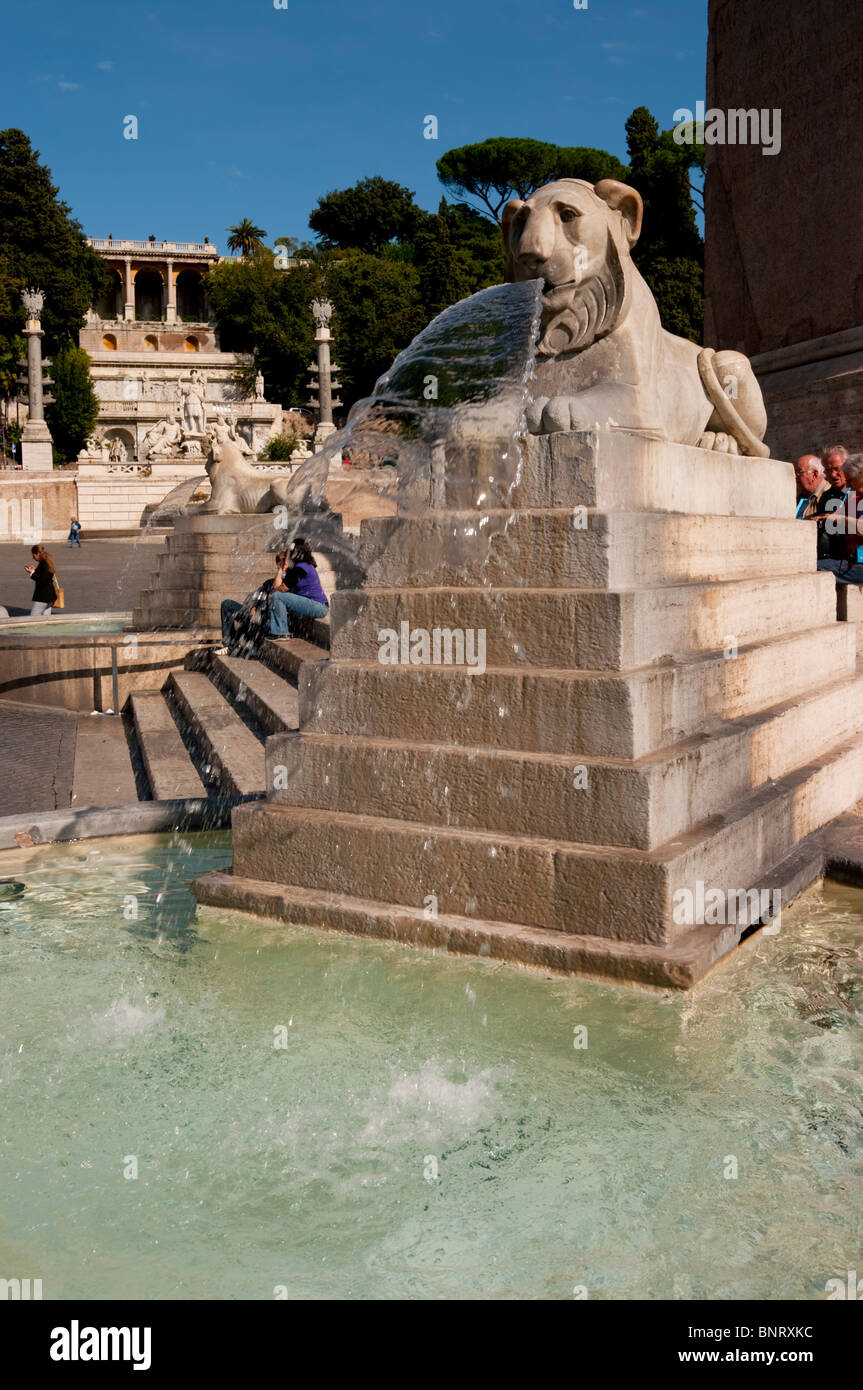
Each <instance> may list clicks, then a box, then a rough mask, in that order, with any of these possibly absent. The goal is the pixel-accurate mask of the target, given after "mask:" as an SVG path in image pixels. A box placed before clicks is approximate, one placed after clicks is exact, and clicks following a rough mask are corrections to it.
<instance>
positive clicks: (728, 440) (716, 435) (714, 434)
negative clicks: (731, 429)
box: [698, 430, 740, 454]
mask: <svg viewBox="0 0 863 1390" xmlns="http://www.w3.org/2000/svg"><path fill="white" fill-rule="evenodd" d="M698 447H699V449H712V451H713V452H714V453H715V454H738V453H739V452H740V450H739V448H738V446H737V440H736V439H735V438H734V435H733V434H725V433H723V431H722V430H717V431H713V430H705V431H704V434H703V435H702V436H701V438H700V439H699V441H698Z"/></svg>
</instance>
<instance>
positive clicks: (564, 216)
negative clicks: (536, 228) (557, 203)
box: [560, 208, 579, 222]
mask: <svg viewBox="0 0 863 1390" xmlns="http://www.w3.org/2000/svg"><path fill="white" fill-rule="evenodd" d="M578 215H579V214H578V213H577V212H576V210H575V208H561V209H560V220H561V222H574V221H575V219H576V218H577V217H578Z"/></svg>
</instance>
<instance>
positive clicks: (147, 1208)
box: [0, 834, 863, 1300]
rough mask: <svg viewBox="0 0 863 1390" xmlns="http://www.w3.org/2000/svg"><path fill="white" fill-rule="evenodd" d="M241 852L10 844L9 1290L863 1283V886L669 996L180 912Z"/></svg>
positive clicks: (0, 928) (2, 1215) (148, 1292)
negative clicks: (201, 879) (862, 1217)
mask: <svg viewBox="0 0 863 1390" xmlns="http://www.w3.org/2000/svg"><path fill="white" fill-rule="evenodd" d="M94 848H97V849H99V850H100V853H98V854H95V855H94V854H92V853H91V850H92V849H94ZM229 860H230V845H229V840H228V837H227V836H226V835H224V834H216V835H208V836H192V835H184V836H182V837H168V836H166V837H153V838H146V839H145V838H141V839H136V840H125V841H123V840H118V841H102V842H100V844H99V845H96V846H94V845H92V844H91V845H90V846H89V848H85V847H84V846H82V845H75V846H67V847H59V846H58V847H51V848H46V849H44V850H40V851H22V852H21V853H18V852H16V853H14V854H11V855H7V856H6V857H5V865H4V870H3V876H4V877H6V878H11V879H14V880H15V881H16V882H18V883H22V884H24V892H23V893H21V894H19V895H18V896H17V897H16V898H14V899H12V900H7V901H6V902H5V903H4V909H5V910H4V912H3V914H2V916H0V1017H2V1025H0V1107H2V1113H3V1116H4V1120H5V1123H4V1125H3V1127H2V1132H0V1256H2V1258H3V1260H6V1261H8V1260H13V1262H14V1267H13V1266H10V1267H9V1268H8V1269H7V1268H5V1267H4V1268H3V1269H0V1275H8V1276H14V1275H18V1276H19V1277H25V1276H29V1277H32V1278H39V1277H41V1278H42V1279H43V1281H44V1295H45V1297H46V1298H60V1297H78V1298H80V1297H83V1298H108V1297H115V1296H118V1295H120V1296H123V1297H128V1298H220V1299H222V1298H262V1299H269V1298H272V1297H273V1290H274V1288H275V1287H276V1286H277V1285H287V1287H288V1292H289V1297H290V1298H292V1299H304V1298H313V1297H322V1298H340V1297H351V1298H403V1297H416V1298H468V1299H475V1298H507V1297H518V1298H561V1299H566V1298H571V1297H572V1295H573V1288H574V1287H575V1286H576V1285H580V1284H583V1285H585V1286H586V1287H587V1288H588V1291H589V1296H590V1297H591V1298H603V1297H609V1298H655V1299H664V1298H675V1297H695V1298H699V1299H725V1298H754V1299H768V1300H769V1299H774V1298H778V1297H784V1296H787V1297H791V1298H796V1299H811V1298H822V1297H824V1296H825V1287H824V1286H825V1282H826V1280H827V1279H829V1278H832V1277H835V1276H837V1275H838V1276H844V1274H845V1272H846V1271H847V1270H848V1269H854V1268H859V1235H858V1229H859V1223H858V1221H857V1217H856V1213H857V1212H858V1211H859V1204H860V1197H861V1176H863V1113H861V1097H860V1087H859V1074H860V1067H861V1060H863V1021H861V1020H863V927H861V921H863V918H861V907H863V894H861V893H860V892H858V891H855V890H850V889H845V888H839V887H836V886H829V887H827V888H826V889H825V890H823V891H822V890H818V891H815V892H813V893H810V894H808V895H807V897H806V898H805V899H803V900H801V901H800V902H799V903H798V904H796V905H795V906H793V907H792V908H791V909H788V910H785V911H784V912H783V915H782V930H781V933H780V934H779V935H778V936H776V937H770V938H768V937H763V936H762V937H760V938H759V937H755V938H753V939H752V940H751V941H750V942H749V943H747V945H746V946H745V947H744V948H742V950H741V951H740V952H738V953H737V954H736V955H735V956H734V957H733V958H732V959H731V960H730V961H729V962H728V963H727V964H725V965H724V966H722V967H721V968H720V969H719V970H718V971H716V972H714V973H713V974H712V975H711V976H710V977H709V978H708V979H707V980H706V981H704V982H703V983H702V984H701V985H700V986H699V987H698V988H697V989H696V990H695V991H693V992H691V993H690V994H687V995H680V994H675V993H672V992H665V993H646V992H640V991H637V990H633V989H624V988H620V987H615V986H612V985H607V984H600V983H597V982H593V981H588V980H560V979H551V978H544V977H543V976H542V975H539V974H529V973H519V972H517V971H514V970H511V969H509V968H506V967H502V966H497V965H495V964H493V963H490V962H487V961H486V962H484V961H481V960H477V959H461V958H454V957H447V956H442V955H434V954H431V953H428V952H421V951H409V950H405V949H402V948H399V947H397V946H394V945H391V944H387V943H379V942H370V941H360V940H357V939H355V938H352V937H340V936H338V935H336V934H331V933H326V932H322V931H320V930H315V929H301V928H286V927H282V926H280V925H278V924H274V923H271V922H262V921H257V920H255V919H252V918H245V917H241V916H239V915H237V914H231V913H224V912H219V911H216V910H211V909H206V910H201V911H200V912H199V914H198V917H197V920H196V919H195V916H194V904H193V902H192V900H191V898H190V896H189V895H188V893H187V892H186V888H185V884H186V883H187V881H188V880H189V879H190V878H191V877H193V876H195V875H196V874H198V873H201V872H204V871H205V870H207V869H210V868H216V867H221V866H223V865H225V864H227V863H228V862H229ZM130 900H132V901H134V902H135V903H136V904H137V916H136V917H129V916H128V915H124V908H125V909H126V912H128V905H129V901H130ZM582 1028H584V1029H586V1030H587V1039H588V1046H587V1049H586V1050H585V1049H579V1048H576V1047H574V1045H573V1044H574V1041H576V1038H577V1036H578V1035H577V1034H576V1032H575V1030H576V1029H582ZM277 1030H278V1031H277ZM277 1038H284V1039H286V1043H287V1045H286V1046H284V1047H282V1046H278V1047H277V1046H274V1043H275V1041H276V1040H277ZM129 1156H135V1157H136V1159H137V1162H138V1177H137V1179H135V1180H129V1179H127V1178H126V1177H124V1170H125V1168H126V1167H127V1161H128V1158H129ZM729 1158H734V1160H735V1162H736V1165H737V1172H738V1175H737V1177H736V1178H727V1177H726V1176H725V1171H726V1169H727V1167H728V1160H729Z"/></svg>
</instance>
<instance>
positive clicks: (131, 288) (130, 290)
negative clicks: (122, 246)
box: [123, 256, 135, 319]
mask: <svg viewBox="0 0 863 1390" xmlns="http://www.w3.org/2000/svg"><path fill="white" fill-rule="evenodd" d="M125 264H126V306H125V308H124V310H123V317H124V318H125V319H134V317H135V282H134V280H133V279H132V258H131V256H127V257H126V261H125Z"/></svg>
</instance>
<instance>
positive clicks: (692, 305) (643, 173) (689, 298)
mask: <svg viewBox="0 0 863 1390" xmlns="http://www.w3.org/2000/svg"><path fill="white" fill-rule="evenodd" d="M626 144H627V150H628V153H629V159H630V173H629V182H630V183H631V184H632V186H633V187H634V188H637V189H638V191H639V193H640V194H641V196H642V199H643V200H644V224H643V227H642V232H641V236H640V237H639V240H638V243H637V245H636V247H635V250H634V251H633V260H634V261H635V264H636V265H637V266H638V268H639V270H640V271H641V273H642V275H643V276H644V278H645V280H646V281H647V283H648V285H649V286H650V288H651V290H652V292H653V295H654V298H655V299H656V302H657V304H658V305H659V312H660V315H661V317H662V322H663V325H664V326H665V327H666V328H667V329H668V330H669V332H671V333H679V334H680V335H681V336H682V337H684V338H691V339H692V340H693V341H694V342H700V341H701V336H702V328H703V320H704V242H703V240H702V237H701V233H700V232H699V230H698V225H697V223H696V218H695V213H696V209H695V205H694V203H693V194H696V195H697V189H696V188H695V186H694V185H693V184H692V182H691V177H690V171H691V169H692V168H693V167H698V166H699V165H700V164H701V163H702V161H703V156H704V151H703V147H701V146H698V145H695V144H692V145H678V144H676V143H675V141H674V138H673V133H672V131H671V130H667V131H660V129H659V125H658V123H657V121H656V120H655V119H654V117H653V116H652V115H651V113H650V111H648V109H647V107H646V106H638V107H636V109H635V110H634V111H633V112H632V115H631V116H630V117H629V119H628V120H627V122H626Z"/></svg>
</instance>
